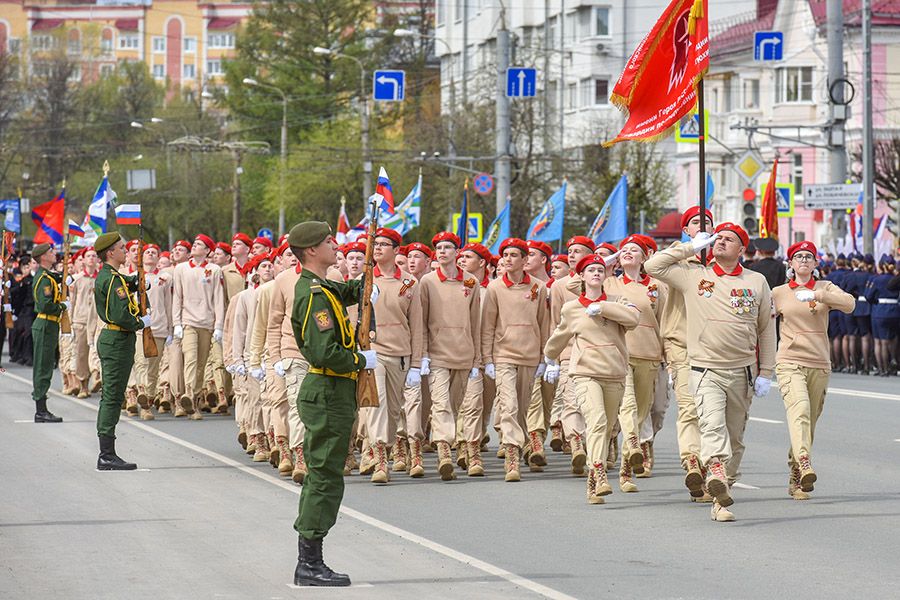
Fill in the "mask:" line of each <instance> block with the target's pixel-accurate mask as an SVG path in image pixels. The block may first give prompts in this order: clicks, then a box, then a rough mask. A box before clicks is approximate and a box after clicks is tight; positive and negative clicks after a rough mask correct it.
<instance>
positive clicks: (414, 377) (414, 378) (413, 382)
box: [406, 368, 422, 387]
mask: <svg viewBox="0 0 900 600" xmlns="http://www.w3.org/2000/svg"><path fill="white" fill-rule="evenodd" d="M421 383H422V373H421V370H420V369H415V368H413V369H410V370H409V372H408V373H407V374H406V387H416V386H417V385H420V384H421Z"/></svg>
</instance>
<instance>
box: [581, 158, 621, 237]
mask: <svg viewBox="0 0 900 600" xmlns="http://www.w3.org/2000/svg"><path fill="white" fill-rule="evenodd" d="M587 235H588V237H589V238H591V239H592V240H594V243H595V244H600V243H602V242H617V241H619V240H622V239H625V237H626V236H628V178H627V177H626V176H625V175H622V177H621V179H619V182H618V183H617V184H616V187H614V188H613V191H612V192H611V193H610V194H609V198H607V199H606V202H605V203H604V204H603V208H601V209H600V212H599V213H597V218H596V219H594V223H593V224H592V225H591V228H590V229H588V232H587Z"/></svg>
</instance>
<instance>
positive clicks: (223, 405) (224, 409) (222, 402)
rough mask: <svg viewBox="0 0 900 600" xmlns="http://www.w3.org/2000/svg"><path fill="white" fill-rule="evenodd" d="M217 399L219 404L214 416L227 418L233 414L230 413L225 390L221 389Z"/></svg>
mask: <svg viewBox="0 0 900 600" xmlns="http://www.w3.org/2000/svg"><path fill="white" fill-rule="evenodd" d="M217 399H218V404H216V408H215V409H214V410H213V414H214V415H224V416H226V417H227V416H228V415H229V414H231V413H229V412H228V398H226V397H225V390H224V388H219V391H218V394H217Z"/></svg>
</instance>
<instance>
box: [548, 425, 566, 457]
mask: <svg viewBox="0 0 900 600" xmlns="http://www.w3.org/2000/svg"><path fill="white" fill-rule="evenodd" d="M562 448H563V432H562V423H560V422H559V421H557V422H556V423H554V424H553V425H551V426H550V449H551V450H553V451H554V452H562Z"/></svg>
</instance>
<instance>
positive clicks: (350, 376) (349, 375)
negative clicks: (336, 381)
mask: <svg viewBox="0 0 900 600" xmlns="http://www.w3.org/2000/svg"><path fill="white" fill-rule="evenodd" d="M309 372H310V373H315V374H316V375H325V376H326V377H343V378H344V379H352V380H353V381H356V378H357V377H358V374H357V373H356V372H353V373H338V372H337V371H332V370H331V369H327V368H326V369H320V368H318V367H310V368H309Z"/></svg>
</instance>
